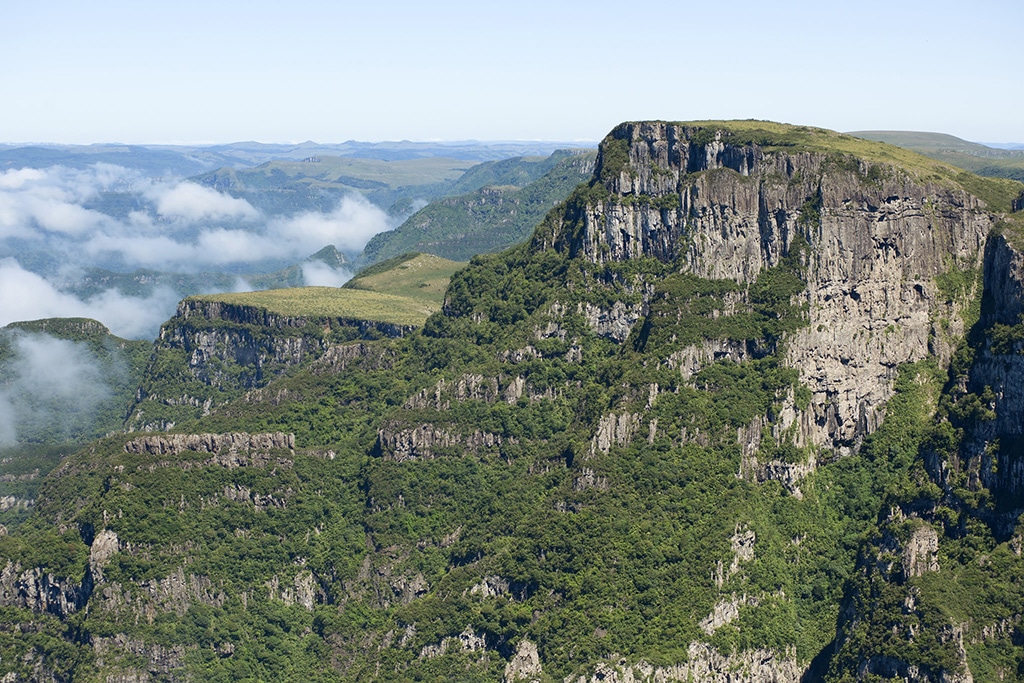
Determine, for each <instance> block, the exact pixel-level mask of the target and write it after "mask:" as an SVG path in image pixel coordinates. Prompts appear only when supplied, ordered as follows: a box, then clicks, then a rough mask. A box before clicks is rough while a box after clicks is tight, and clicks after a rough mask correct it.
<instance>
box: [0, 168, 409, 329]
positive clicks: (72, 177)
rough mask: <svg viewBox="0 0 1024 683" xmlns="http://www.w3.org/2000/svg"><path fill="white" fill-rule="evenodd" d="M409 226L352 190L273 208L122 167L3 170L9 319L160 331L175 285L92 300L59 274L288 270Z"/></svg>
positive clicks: (0, 291)
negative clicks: (71, 320) (324, 207)
mask: <svg viewBox="0 0 1024 683" xmlns="http://www.w3.org/2000/svg"><path fill="white" fill-rule="evenodd" d="M398 222H399V221H398V220H397V219H394V218H390V217H389V216H388V215H387V214H386V213H385V212H384V211H382V210H381V209H380V208H378V207H377V206H375V205H373V204H371V203H370V202H369V201H367V200H366V199H365V198H364V197H362V195H351V196H348V197H345V198H343V199H342V200H341V201H340V202H339V204H338V206H337V207H336V208H335V209H334V210H332V211H330V212H326V213H320V212H302V213H298V214H295V215H292V216H265V215H263V214H262V213H261V212H260V211H259V210H257V209H256V208H255V207H253V205H252V204H250V203H249V202H247V201H245V200H244V199H238V198H235V197H231V196H230V195H227V194H224V193H222V192H218V191H216V190H214V189H211V188H209V187H206V186H203V185H199V184H197V183H194V182H190V181H186V180H175V181H166V180H159V179H153V178H148V177H145V176H143V175H142V174H140V173H139V172H138V171H134V170H131V169H126V168H122V167H120V166H115V165H111V164H102V163H101V164H94V165H93V166H90V167H88V168H86V169H69V168H64V167H60V166H54V167H50V168H46V169H13V170H6V171H2V172H0V325H5V324H7V323H10V322H14V321H18V320H36V319H39V318H48V317H90V318H95V319H97V320H99V321H101V322H102V323H104V324H105V325H107V327H109V328H110V329H111V331H113V332H114V333H115V334H117V335H119V336H122V337H128V338H152V336H153V335H154V334H155V332H156V330H157V329H158V327H159V325H160V323H162V322H163V321H165V320H166V319H167V318H169V317H170V316H171V315H172V314H173V313H174V310H175V305H176V304H177V299H178V295H177V294H175V293H174V292H172V291H171V290H170V289H161V290H158V291H156V292H154V293H153V294H152V295H151V296H148V297H136V296H125V295H123V294H120V293H119V292H118V291H116V290H109V291H107V292H105V293H103V294H101V295H98V296H94V297H91V298H87V299H83V298H81V297H78V296H75V295H72V294H69V293H67V292H65V291H62V289H61V288H60V287H58V286H56V285H54V284H53V282H54V281H56V278H57V277H58V276H59V275H60V273H58V272H54V271H57V270H59V271H61V273H63V274H64V275H65V277H64V278H63V279H62V280H63V281H67V280H68V277H67V276H68V274H69V273H76V272H82V271H83V270H84V269H87V268H91V267H101V268H109V269H112V270H115V271H119V272H127V271H130V270H135V269H138V268H146V269H152V270H158V271H162V272H180V273H196V272H231V273H235V274H243V273H245V272H247V271H246V270H245V269H246V268H247V266H248V265H250V264H251V265H252V266H253V268H254V270H259V269H260V268H268V269H273V268H277V267H280V265H283V264H287V263H295V262H298V261H301V260H302V259H304V258H306V257H308V256H309V255H310V254H313V253H315V252H317V251H319V250H320V249H322V248H323V247H325V246H327V245H329V244H333V245H335V246H336V247H337V248H338V249H340V250H341V251H344V252H348V253H350V254H351V253H355V252H358V251H360V250H361V249H362V248H363V246H365V244H366V242H368V241H369V240H370V238H371V237H373V236H374V235H376V234H377V233H379V232H383V231H386V230H390V229H393V228H394V227H396V225H397V224H398ZM5 257H6V258H5ZM26 259H28V260H26ZM48 264H50V265H48ZM57 264H59V265H57ZM278 264H280V265H278ZM248 272H253V271H248ZM37 273H43V274H44V275H45V277H43V276H40V275H38V274H37ZM350 277H351V273H349V272H348V271H347V270H344V269H338V270H335V269H331V268H329V267H327V266H326V265H317V264H306V265H305V266H304V267H303V278H304V281H305V282H306V283H307V284H315V285H328V286H338V285H340V284H342V283H344V282H345V281H346V280H348V279H349V278H350Z"/></svg>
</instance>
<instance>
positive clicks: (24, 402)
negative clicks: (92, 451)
mask: <svg viewBox="0 0 1024 683" xmlns="http://www.w3.org/2000/svg"><path fill="white" fill-rule="evenodd" d="M5 336H6V337H7V340H8V341H9V343H10V348H11V350H12V351H13V357H12V358H11V359H9V361H8V363H7V365H6V368H7V370H8V372H7V373H6V377H5V379H6V380H7V381H6V382H5V384H4V386H3V388H2V389H0V446H10V445H14V444H15V443H16V442H17V439H18V437H19V435H20V433H21V432H25V433H27V434H26V435H27V437H28V438H32V437H33V436H34V437H36V438H38V437H40V436H44V435H46V436H47V437H50V438H52V436H54V435H55V434H63V435H65V436H69V435H71V434H74V433H75V432H78V431H80V430H83V429H85V430H87V429H89V427H90V423H91V421H92V419H93V417H94V416H95V414H96V409H97V408H98V407H99V405H100V404H101V403H102V402H103V401H106V400H108V399H109V398H110V397H111V390H110V387H109V385H108V375H109V373H110V372H119V371H123V369H122V368H119V367H118V366H117V365H114V366H107V367H106V368H103V367H101V366H100V364H99V362H98V360H97V358H96V356H95V355H94V354H93V353H92V351H91V350H90V349H89V347H88V346H87V345H85V344H82V343H76V342H72V341H69V340H66V339H57V338H55V337H51V336H49V335H46V334H30V333H26V332H21V331H15V332H13V333H9V334H7V335H5Z"/></svg>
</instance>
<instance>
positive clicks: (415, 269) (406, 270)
mask: <svg viewBox="0 0 1024 683" xmlns="http://www.w3.org/2000/svg"><path fill="white" fill-rule="evenodd" d="M465 265H466V264H465V263H464V262H461V261H449V260H448V259H446V258H441V257H440V256H434V255H433V254H406V255H404V256H398V257H396V258H393V259H389V260H387V261H382V262H381V263H378V264H376V265H373V266H370V267H369V268H366V269H364V270H362V271H360V272H359V273H357V274H356V276H355V277H354V278H352V279H351V280H349V281H348V282H346V283H345V288H346V289H354V290H368V291H373V292H381V293H386V294H395V295H398V296H404V297H408V298H410V299H416V300H419V301H424V302H427V303H431V304H435V303H436V304H437V305H438V306H440V304H441V302H442V301H443V300H444V292H445V290H446V289H448V281H449V280H450V279H451V277H452V275H454V274H455V271H457V270H460V269H461V268H462V267H463V266H465Z"/></svg>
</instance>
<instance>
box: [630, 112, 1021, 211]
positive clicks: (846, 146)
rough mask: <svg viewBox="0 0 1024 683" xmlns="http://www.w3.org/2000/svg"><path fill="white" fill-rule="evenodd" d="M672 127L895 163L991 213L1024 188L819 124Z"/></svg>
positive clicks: (716, 123)
mask: <svg viewBox="0 0 1024 683" xmlns="http://www.w3.org/2000/svg"><path fill="white" fill-rule="evenodd" d="M674 125H680V126H693V127H699V128H706V129H710V130H721V131H723V132H726V133H728V134H730V135H731V136H732V137H734V139H735V141H736V142H737V143H747V142H752V143H756V144H758V145H760V146H761V147H763V148H764V149H766V150H779V151H786V152H804V151H805V152H820V153H823V154H829V153H831V154H837V153H838V154H847V155H851V156H855V157H858V158H861V159H863V160H865V161H867V162H869V163H881V164H889V165H892V166H898V167H900V168H902V169H904V171H906V172H907V173H909V174H910V175H911V176H912V177H913V178H914V179H915V180H917V181H918V182H933V183H936V184H940V185H946V186H951V187H958V188H960V189H963V190H966V191H967V192H970V193H971V194H973V195H974V196H976V197H978V198H979V199H981V200H983V201H984V202H985V203H986V204H987V205H988V206H989V208H990V209H992V210H994V211H1001V212H1006V211H1009V210H1010V206H1011V202H1012V201H1013V200H1014V199H1016V198H1017V197H1018V196H1020V193H1021V191H1024V184H1022V183H1020V182H1017V181H1016V180H1009V179H1005V178H982V177H979V176H976V175H974V174H973V173H968V172H966V171H964V170H963V169H961V168H957V167H955V166H951V165H949V164H945V163H942V162H941V161H936V160H935V159H930V158H928V157H926V156H923V155H921V154H918V153H917V152H913V151H911V150H908V149H904V148H902V147H896V146H895V145H889V144H886V143H884V142H875V141H873V140H865V139H863V138H858V137H854V136H852V135H846V134H844V133H837V132H836V131H833V130H827V129H824V128H814V127H811V126H794V125H790V124H785V123H775V122H773V121H754V120H749V121H679V122H676V123H675V124H674ZM614 135H615V133H614V132H613V133H612V136H614Z"/></svg>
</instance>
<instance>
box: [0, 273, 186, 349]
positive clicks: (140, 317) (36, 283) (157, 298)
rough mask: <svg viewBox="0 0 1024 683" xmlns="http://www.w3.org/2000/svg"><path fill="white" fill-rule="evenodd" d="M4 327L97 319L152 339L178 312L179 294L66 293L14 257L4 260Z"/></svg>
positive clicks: (0, 286) (0, 299)
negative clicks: (27, 322)
mask: <svg viewBox="0 0 1024 683" xmlns="http://www.w3.org/2000/svg"><path fill="white" fill-rule="evenodd" d="M0 292H2V295H0V326H3V325H7V324H9V323H12V322H16V321H21V320H38V319H41V318H93V319H95V320H99V321H100V322H102V323H103V324H104V325H106V326H107V327H108V328H109V329H110V331H111V332H113V333H114V334H116V335H118V336H119V337H125V338H127V339H151V338H152V337H153V336H154V335H155V333H156V330H157V329H158V328H159V327H160V324H161V323H163V322H164V321H165V320H167V319H168V318H170V317H171V316H172V315H173V314H174V310H175V307H176V305H177V301H178V296H177V294H175V293H174V292H173V291H171V290H170V289H166V288H164V289H159V290H157V291H156V292H155V293H154V294H153V295H152V296H149V297H132V296H125V295H123V294H120V293H119V292H117V291H116V290H107V291H106V292H104V293H102V294H100V295H99V296H96V297H92V298H90V299H80V298H78V297H76V296H74V295H72V294H68V293H66V292H62V291H60V290H59V289H57V288H56V287H55V286H54V285H52V284H51V283H50V282H49V281H47V280H46V279H44V278H42V277H40V276H39V275H36V274H35V273H32V272H29V271H27V270H25V269H24V268H22V267H21V266H20V265H19V264H18V262H17V261H15V260H14V259H3V260H0Z"/></svg>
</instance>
